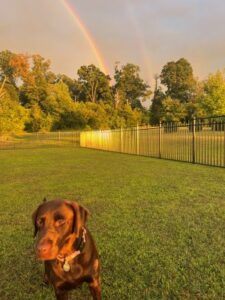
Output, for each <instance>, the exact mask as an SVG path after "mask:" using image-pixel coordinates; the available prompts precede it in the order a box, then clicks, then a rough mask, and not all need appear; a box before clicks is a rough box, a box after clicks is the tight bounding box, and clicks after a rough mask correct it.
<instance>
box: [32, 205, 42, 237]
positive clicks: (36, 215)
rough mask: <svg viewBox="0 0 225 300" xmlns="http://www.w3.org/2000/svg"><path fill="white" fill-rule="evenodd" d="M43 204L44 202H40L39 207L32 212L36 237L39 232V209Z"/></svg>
mask: <svg viewBox="0 0 225 300" xmlns="http://www.w3.org/2000/svg"><path fill="white" fill-rule="evenodd" d="M41 206H42V204H40V205H39V206H38V208H37V209H36V210H35V211H34V212H33V214H32V220H33V224H34V237H35V236H36V234H37V232H38V227H37V217H38V213H39V210H40V208H41Z"/></svg>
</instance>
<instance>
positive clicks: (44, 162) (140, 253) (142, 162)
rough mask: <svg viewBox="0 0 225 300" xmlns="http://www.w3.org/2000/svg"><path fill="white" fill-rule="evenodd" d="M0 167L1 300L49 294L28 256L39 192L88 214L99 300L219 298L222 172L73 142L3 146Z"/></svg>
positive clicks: (224, 273) (84, 294)
mask: <svg viewBox="0 0 225 300" xmlns="http://www.w3.org/2000/svg"><path fill="white" fill-rule="evenodd" d="M0 168H1V172H0V266H1V271H0V299H1V300H6V299H7V300H19V299H20V300H27V299H30V300H38V299H47V300H50V299H52V300H53V299H54V294H53V291H52V289H51V288H44V287H42V285H41V283H42V271H43V270H42V264H40V263H38V262H36V260H35V257H34V253H33V252H34V251H33V242H34V241H33V237H32V234H33V227H32V222H31V214H32V212H33V211H34V209H35V208H36V206H37V205H38V204H39V203H40V202H41V201H42V199H43V197H44V196H46V197H47V198H49V199H52V198H56V197H62V198H68V199H78V200H79V202H80V203H82V204H83V205H84V206H86V207H87V208H88V209H89V210H90V211H91V213H92V215H91V217H90V218H89V221H88V226H89V229H90V230H91V232H92V233H93V236H94V238H95V240H96V243H97V246H98V250H99V253H100V257H101V266H102V268H101V270H102V289H103V299H115V300H122V299H124V300H125V299H140V300H142V299H210V300H211V299H224V298H225V184H224V183H225V170H224V169H219V168H213V167H205V166H199V165H191V164H187V163H180V162H172V161H163V160H157V159H151V158H147V157H138V156H131V155H125V154H118V153H109V152H101V151H95V150H88V149H79V148H64V149H63V148H55V149H54V148H49V149H47V148H44V149H29V150H15V151H14V150H3V151H0ZM72 294H73V295H74V296H73V297H74V299H89V291H88V288H87V286H86V285H83V287H82V289H78V290H77V291H74V292H73V293H72ZM71 298H72V297H71Z"/></svg>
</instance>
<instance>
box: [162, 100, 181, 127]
mask: <svg viewBox="0 0 225 300" xmlns="http://www.w3.org/2000/svg"><path fill="white" fill-rule="evenodd" d="M185 116H186V109H185V105H184V104H183V103H180V101H179V100H177V99H172V98H171V97H167V98H165V99H164V100H163V102H162V120H163V121H165V122H179V121H182V120H184V119H185Z"/></svg>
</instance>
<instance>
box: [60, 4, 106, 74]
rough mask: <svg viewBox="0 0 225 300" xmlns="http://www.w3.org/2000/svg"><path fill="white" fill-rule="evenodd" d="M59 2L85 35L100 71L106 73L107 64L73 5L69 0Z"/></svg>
mask: <svg viewBox="0 0 225 300" xmlns="http://www.w3.org/2000/svg"><path fill="white" fill-rule="evenodd" d="M60 2H61V3H62V5H63V6H64V7H65V9H66V10H67V12H68V13H69V14H70V16H71V17H72V19H73V20H74V21H75V23H76V25H77V26H78V28H79V29H80V31H81V32H82V34H83V36H84V37H85V39H86V41H87V42H88V44H89V46H90V48H91V50H92V52H93V53H94V55H95V57H96V60H97V62H98V66H99V68H100V69H101V70H102V72H104V73H105V74H108V68H107V66H106V64H105V62H104V58H103V56H102V54H101V51H100V50H99V49H98V47H97V45H96V42H95V40H94V38H93V36H92V35H91V33H90V32H89V30H88V28H87V27H86V25H85V24H84V22H83V21H82V20H81V18H80V16H79V14H78V12H77V11H76V9H75V7H74V5H72V4H71V3H70V2H69V0H60Z"/></svg>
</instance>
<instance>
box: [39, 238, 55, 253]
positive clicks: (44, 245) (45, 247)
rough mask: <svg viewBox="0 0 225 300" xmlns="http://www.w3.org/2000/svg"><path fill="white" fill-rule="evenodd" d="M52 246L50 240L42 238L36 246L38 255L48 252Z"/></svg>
mask: <svg viewBox="0 0 225 300" xmlns="http://www.w3.org/2000/svg"><path fill="white" fill-rule="evenodd" d="M51 248H52V240H49V239H47V240H44V241H42V242H40V243H39V245H38V246H37V254H38V256H44V255H46V254H48V253H49V252H50V250H51Z"/></svg>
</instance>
